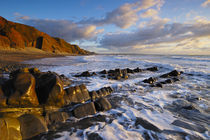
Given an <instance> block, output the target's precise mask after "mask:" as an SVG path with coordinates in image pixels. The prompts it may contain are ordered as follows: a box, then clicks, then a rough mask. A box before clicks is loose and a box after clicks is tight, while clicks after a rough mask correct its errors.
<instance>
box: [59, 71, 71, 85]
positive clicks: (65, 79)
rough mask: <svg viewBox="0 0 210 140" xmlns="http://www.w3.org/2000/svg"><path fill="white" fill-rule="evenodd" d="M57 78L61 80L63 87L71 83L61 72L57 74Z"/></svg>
mask: <svg viewBox="0 0 210 140" xmlns="http://www.w3.org/2000/svg"><path fill="white" fill-rule="evenodd" d="M59 78H60V79H61V81H62V82H63V86H64V87H67V86H69V85H71V82H72V81H71V80H70V79H69V78H67V77H66V76H65V75H63V74H61V75H59Z"/></svg>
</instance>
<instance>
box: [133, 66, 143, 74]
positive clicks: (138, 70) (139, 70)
mask: <svg viewBox="0 0 210 140" xmlns="http://www.w3.org/2000/svg"><path fill="white" fill-rule="evenodd" d="M133 71H134V72H136V73H138V72H142V69H139V67H138V68H135V69H134V70H133Z"/></svg>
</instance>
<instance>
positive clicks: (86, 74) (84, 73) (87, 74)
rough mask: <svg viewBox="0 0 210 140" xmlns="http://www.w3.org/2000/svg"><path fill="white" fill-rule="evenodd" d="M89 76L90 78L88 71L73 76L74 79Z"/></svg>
mask: <svg viewBox="0 0 210 140" xmlns="http://www.w3.org/2000/svg"><path fill="white" fill-rule="evenodd" d="M90 76H92V75H91V73H90V72H89V71H84V72H82V73H81V74H79V75H75V77H90Z"/></svg>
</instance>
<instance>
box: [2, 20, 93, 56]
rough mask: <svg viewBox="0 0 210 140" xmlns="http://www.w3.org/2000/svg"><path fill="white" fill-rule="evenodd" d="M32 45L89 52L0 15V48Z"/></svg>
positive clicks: (74, 52)
mask: <svg viewBox="0 0 210 140" xmlns="http://www.w3.org/2000/svg"><path fill="white" fill-rule="evenodd" d="M26 47H33V48H37V49H41V50H43V51H46V52H51V53H69V54H89V53H90V52H88V51H86V50H83V49H81V48H79V47H78V46H77V45H71V44H69V43H67V42H66V41H65V40H63V39H60V38H53V37H51V36H49V35H48V34H46V33H43V32H40V31H39V30H37V29H35V28H34V27H31V26H27V25H24V24H19V23H14V22H11V21H8V20H6V19H4V18H3V17H1V16H0V49H7V48H16V49H24V48H26Z"/></svg>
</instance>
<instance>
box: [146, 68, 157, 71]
mask: <svg viewBox="0 0 210 140" xmlns="http://www.w3.org/2000/svg"><path fill="white" fill-rule="evenodd" d="M146 70H148V71H158V68H157V67H151V68H147V69H146Z"/></svg>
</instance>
